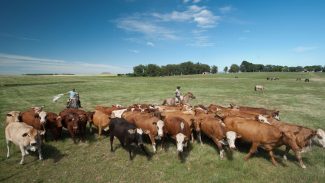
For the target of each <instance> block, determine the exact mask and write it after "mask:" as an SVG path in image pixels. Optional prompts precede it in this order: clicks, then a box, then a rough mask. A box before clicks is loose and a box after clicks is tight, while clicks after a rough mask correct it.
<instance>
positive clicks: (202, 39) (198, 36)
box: [187, 29, 215, 47]
mask: <svg viewBox="0 0 325 183" xmlns="http://www.w3.org/2000/svg"><path fill="white" fill-rule="evenodd" d="M205 32H206V30H205V29H198V30H193V31H192V34H193V37H192V38H193V40H192V43H190V44H187V45H188V46H194V47H211V46H215V43H214V42H211V39H210V38H209V36H206V35H204V34H203V33H205Z"/></svg>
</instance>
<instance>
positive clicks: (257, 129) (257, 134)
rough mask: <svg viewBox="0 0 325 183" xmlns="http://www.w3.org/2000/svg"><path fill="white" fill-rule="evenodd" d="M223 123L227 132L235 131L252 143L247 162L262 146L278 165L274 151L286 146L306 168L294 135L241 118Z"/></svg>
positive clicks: (229, 119) (232, 118) (231, 118)
mask: <svg viewBox="0 0 325 183" xmlns="http://www.w3.org/2000/svg"><path fill="white" fill-rule="evenodd" d="M223 121H224V123H225V125H226V129H227V131H234V132H236V133H237V134H240V136H241V137H242V139H243V140H245V141H248V142H251V143H252V146H251V148H250V150H249V153H248V154H247V155H246V156H245V160H248V159H249V158H250V157H251V156H252V154H253V153H254V152H255V151H256V150H257V147H258V146H262V147H263V148H264V149H265V150H266V151H268V152H269V155H270V157H271V160H272V163H273V164H274V165H276V164H277V163H276V161H275V159H274V155H273V149H275V148H276V147H278V146H281V145H286V146H290V148H291V149H292V150H293V151H294V152H295V155H296V158H297V159H298V161H299V163H300V166H301V167H302V168H306V166H305V165H304V163H303V162H302V159H301V155H300V152H299V147H298V145H297V144H296V141H295V137H294V135H293V134H292V133H290V132H283V131H280V130H279V129H278V128H277V127H275V126H273V125H268V124H264V123H260V122H258V121H255V120H248V119H245V118H240V117H226V118H225V119H224V120H223Z"/></svg>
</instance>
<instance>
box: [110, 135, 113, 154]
mask: <svg viewBox="0 0 325 183" xmlns="http://www.w3.org/2000/svg"><path fill="white" fill-rule="evenodd" d="M109 140H110V142H111V152H113V141H114V135H113V133H110V138H109Z"/></svg>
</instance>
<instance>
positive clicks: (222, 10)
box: [219, 5, 234, 14]
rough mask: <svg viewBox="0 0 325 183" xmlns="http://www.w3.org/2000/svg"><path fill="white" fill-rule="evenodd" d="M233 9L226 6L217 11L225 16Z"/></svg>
mask: <svg viewBox="0 0 325 183" xmlns="http://www.w3.org/2000/svg"><path fill="white" fill-rule="evenodd" d="M233 9H234V8H233V7H232V6H230V5H228V6H223V7H221V8H219V11H220V12H221V13H223V14H225V13H229V12H231V11H232V10H233Z"/></svg>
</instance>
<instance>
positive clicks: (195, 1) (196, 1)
mask: <svg viewBox="0 0 325 183" xmlns="http://www.w3.org/2000/svg"><path fill="white" fill-rule="evenodd" d="M199 2H201V0H193V3H199Z"/></svg>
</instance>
